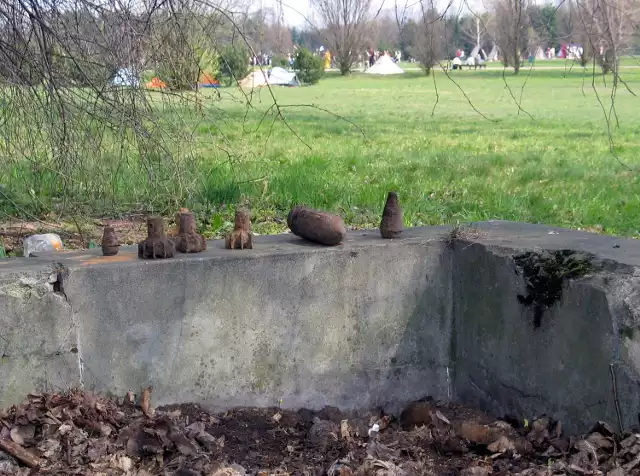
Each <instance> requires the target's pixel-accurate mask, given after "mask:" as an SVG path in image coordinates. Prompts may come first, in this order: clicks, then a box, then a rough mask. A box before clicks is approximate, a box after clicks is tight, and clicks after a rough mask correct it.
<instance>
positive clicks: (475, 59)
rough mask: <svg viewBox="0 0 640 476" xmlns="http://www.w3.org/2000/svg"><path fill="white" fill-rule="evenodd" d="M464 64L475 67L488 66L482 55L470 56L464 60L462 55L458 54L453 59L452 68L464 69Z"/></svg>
mask: <svg viewBox="0 0 640 476" xmlns="http://www.w3.org/2000/svg"><path fill="white" fill-rule="evenodd" d="M464 66H467V67H468V68H473V69H478V68H480V69H482V68H486V67H487V64H486V62H485V61H484V60H483V59H482V57H481V56H480V55H477V56H469V57H468V58H467V59H466V60H465V61H464V62H463V61H462V58H461V57H460V56H456V57H455V58H453V61H451V69H462V68H463V67H464Z"/></svg>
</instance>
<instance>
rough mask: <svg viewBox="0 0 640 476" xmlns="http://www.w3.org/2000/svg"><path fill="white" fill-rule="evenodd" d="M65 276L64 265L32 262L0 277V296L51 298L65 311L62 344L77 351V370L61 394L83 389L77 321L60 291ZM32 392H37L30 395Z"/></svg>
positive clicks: (4, 271) (64, 295)
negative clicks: (67, 324) (66, 324)
mask: <svg viewBox="0 0 640 476" xmlns="http://www.w3.org/2000/svg"><path fill="white" fill-rule="evenodd" d="M66 276H68V270H67V268H66V267H65V266H64V265H62V264H61V263H57V262H51V261H44V260H38V261H35V260H34V262H33V263H32V262H29V263H28V265H26V266H20V267H15V268H7V269H4V270H3V272H2V273H0V296H2V295H6V296H8V297H9V298H14V299H42V298H44V297H45V296H47V295H52V296H53V297H54V299H55V300H58V301H59V302H60V304H61V305H62V307H63V308H68V310H69V313H70V314H69V317H70V320H71V326H70V327H69V329H68V330H67V331H66V334H65V337H64V340H65V341H66V339H67V338H68V339H69V340H70V343H71V344H72V345H73V346H74V347H75V348H76V349H78V352H77V355H78V366H79V368H78V375H79V379H78V380H75V381H73V382H70V383H69V386H68V388H65V390H71V389H73V388H77V387H78V386H80V387H82V386H83V376H82V366H81V362H82V360H81V357H80V346H81V342H80V340H81V339H80V333H79V326H78V321H77V317H76V315H75V312H74V311H73V306H72V305H71V302H70V301H69V299H68V297H67V295H66V293H65V292H64V287H63V282H64V279H65V277H66ZM58 353H59V351H58V352H55V353H54V354H51V356H52V357H53V356H55V355H58ZM45 378H46V373H45ZM35 390H37V389H33V390H32V391H35ZM16 403H17V402H16Z"/></svg>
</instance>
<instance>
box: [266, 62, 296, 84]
mask: <svg viewBox="0 0 640 476" xmlns="http://www.w3.org/2000/svg"><path fill="white" fill-rule="evenodd" d="M267 82H268V83H269V84H270V85H272V86H300V81H298V78H297V76H296V73H292V72H289V71H287V70H286V69H284V68H280V67H279V66H276V67H274V68H271V70H270V71H269V77H268V78H267Z"/></svg>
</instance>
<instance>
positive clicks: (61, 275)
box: [54, 262, 84, 388]
mask: <svg viewBox="0 0 640 476" xmlns="http://www.w3.org/2000/svg"><path fill="white" fill-rule="evenodd" d="M54 269H55V271H56V281H55V283H54V293H57V294H58V295H60V296H62V297H63V298H64V300H65V302H66V304H67V306H69V311H70V312H71V322H72V324H73V329H74V331H75V344H76V349H77V352H76V357H77V365H78V376H79V381H78V387H79V388H84V361H83V359H82V338H81V337H82V336H81V335H80V322H79V321H78V315H77V313H76V312H75V310H74V307H73V303H72V302H71V299H70V298H69V296H68V295H67V292H66V290H65V283H66V281H67V278H68V277H69V275H70V274H71V270H70V269H69V268H68V267H67V266H66V265H65V264H63V263H60V262H56V263H54Z"/></svg>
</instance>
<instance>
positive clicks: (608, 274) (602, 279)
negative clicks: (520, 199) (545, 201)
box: [449, 227, 640, 431]
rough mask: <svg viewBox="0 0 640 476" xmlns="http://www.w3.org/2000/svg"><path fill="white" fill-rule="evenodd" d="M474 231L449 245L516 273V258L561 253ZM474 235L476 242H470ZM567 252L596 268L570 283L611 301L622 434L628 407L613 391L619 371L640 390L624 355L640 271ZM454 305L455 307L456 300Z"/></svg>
mask: <svg viewBox="0 0 640 476" xmlns="http://www.w3.org/2000/svg"><path fill="white" fill-rule="evenodd" d="M472 230H473V231H472V232H471V233H470V234H469V232H468V231H466V230H464V228H462V227H461V229H460V230H454V231H452V234H454V233H455V234H457V235H454V236H453V239H451V238H449V244H450V245H451V246H455V245H456V244H457V245H461V246H466V247H471V246H481V247H482V248H483V249H484V250H485V251H486V252H489V253H492V254H494V255H496V256H500V257H502V258H506V259H508V260H510V261H511V262H512V263H513V266H514V269H517V264H516V263H515V260H514V259H513V257H514V256H516V255H517V254H519V253H523V252H527V251H533V252H541V251H547V250H553V251H555V250H557V248H550V249H549V248H545V247H544V246H513V245H507V244H496V243H491V242H490V237H489V241H488V242H485V241H483V240H482V235H483V233H482V230H477V229H473V228H472ZM470 235H471V236H472V237H473V238H475V239H469V237H470ZM565 249H567V250H570V251H575V252H576V254H581V255H583V256H585V257H587V258H588V259H590V261H591V262H592V263H593V264H594V268H593V269H592V270H591V271H590V272H589V273H587V274H585V275H584V276H581V277H578V278H570V279H569V281H570V282H575V283H583V284H586V285H588V286H592V287H593V288H595V289H597V290H599V291H601V292H602V293H603V295H604V296H605V298H606V300H607V305H608V306H607V307H608V309H609V313H610V317H611V334H612V336H613V339H614V349H615V350H614V354H613V355H612V356H611V359H610V361H609V363H608V364H609V367H610V369H611V379H612V381H611V382H610V384H611V385H612V392H613V393H614V395H613V396H614V399H615V405H616V412H617V415H618V420H619V421H618V422H617V423H618V426H619V427H620V431H622V430H624V428H625V424H624V422H625V420H629V419H628V418H625V416H624V412H621V408H620V407H621V406H624V403H625V402H620V401H619V395H618V394H617V391H615V390H613V388H614V386H617V385H616V380H617V379H619V378H620V377H621V375H620V374H619V373H618V372H616V370H618V371H622V372H623V373H624V374H623V375H624V377H626V378H628V379H630V380H631V381H633V382H635V383H636V384H638V385H639V386H640V373H639V372H638V370H637V369H634V368H633V367H632V366H631V365H630V363H629V362H627V361H626V360H625V359H624V357H623V355H622V353H623V343H622V340H623V337H622V332H621V328H623V327H624V323H625V322H629V321H633V318H632V316H631V311H630V309H629V307H628V304H627V302H626V297H627V296H629V295H630V294H631V293H632V292H633V290H634V286H636V287H637V286H639V285H640V267H638V266H633V265H630V264H626V263H621V262H619V261H616V260H613V259H609V258H602V257H601V256H599V255H598V254H597V253H591V252H585V251H583V250H580V249H575V250H574V249H571V248H565ZM454 253H455V252H454ZM566 285H567V284H566V283H565V284H564V286H566ZM453 303H454V304H455V300H454V301H453ZM454 312H455V311H454ZM452 339H455V334H454V335H452ZM621 413H622V414H621ZM638 418H639V419H640V415H638ZM639 421H640V420H639Z"/></svg>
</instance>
